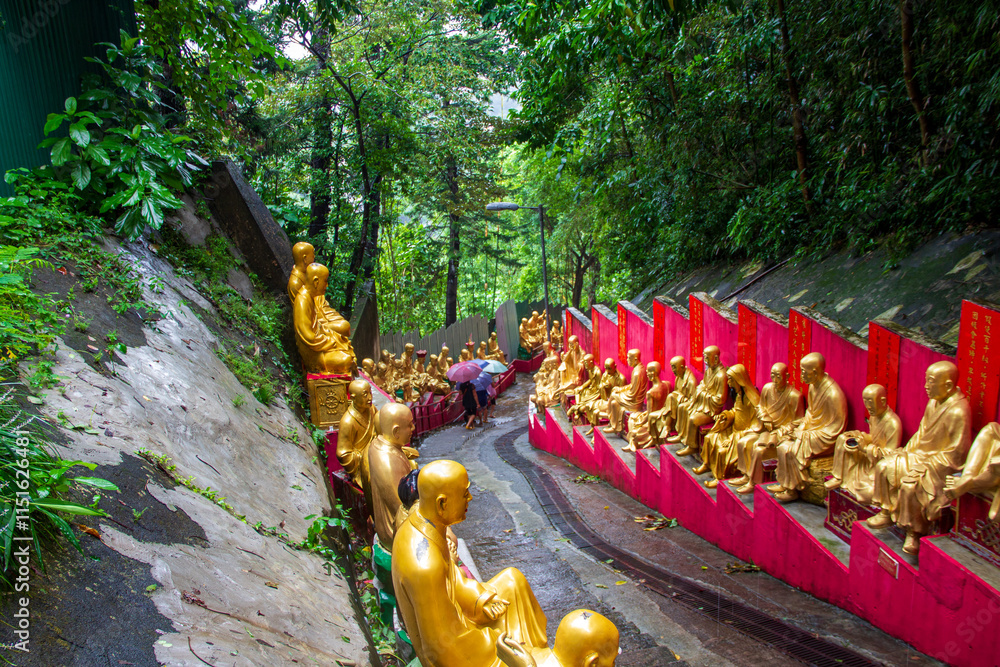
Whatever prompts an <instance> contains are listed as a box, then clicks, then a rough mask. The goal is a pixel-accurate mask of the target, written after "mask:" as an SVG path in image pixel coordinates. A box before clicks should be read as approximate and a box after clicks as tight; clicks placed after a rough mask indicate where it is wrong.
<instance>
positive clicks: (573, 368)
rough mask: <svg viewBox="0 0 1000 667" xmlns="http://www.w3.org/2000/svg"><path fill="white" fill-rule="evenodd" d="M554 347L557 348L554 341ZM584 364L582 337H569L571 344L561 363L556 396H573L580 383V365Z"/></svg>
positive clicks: (552, 344)
mask: <svg viewBox="0 0 1000 667" xmlns="http://www.w3.org/2000/svg"><path fill="white" fill-rule="evenodd" d="M550 345H551V346H552V349H557V345H556V344H555V343H554V342H553V343H551V344H550ZM582 364H583V349H582V348H581V347H580V339H579V338H577V337H576V336H570V337H569V346H568V347H567V349H566V351H565V352H564V353H563V356H562V363H561V364H559V388H558V389H557V390H556V398H560V397H562V396H564V395H568V396H572V395H573V393H574V392H575V390H576V388H577V386H578V385H579V384H580V367H581V365H582Z"/></svg>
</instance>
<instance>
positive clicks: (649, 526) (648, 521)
mask: <svg viewBox="0 0 1000 667" xmlns="http://www.w3.org/2000/svg"><path fill="white" fill-rule="evenodd" d="M632 520H633V521H635V522H636V523H642V524H645V525H644V526H643V527H642V529H643V530H660V529H661V528H676V527H677V519H668V518H667V517H665V516H659V515H656V514H647V515H645V516H637V517H635V518H633V519H632Z"/></svg>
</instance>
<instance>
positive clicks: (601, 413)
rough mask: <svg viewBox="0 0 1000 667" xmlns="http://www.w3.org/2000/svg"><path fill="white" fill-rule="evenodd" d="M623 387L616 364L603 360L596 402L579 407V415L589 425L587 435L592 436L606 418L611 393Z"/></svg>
mask: <svg viewBox="0 0 1000 667" xmlns="http://www.w3.org/2000/svg"><path fill="white" fill-rule="evenodd" d="M624 385H625V377H624V376H623V375H622V374H621V373H620V372H619V371H618V364H616V363H615V360H614V359H613V358H612V357H608V358H607V359H605V360H604V373H603V374H602V375H601V384H600V396H599V397H598V399H597V400H596V401H591V402H588V403H586V404H583V405H581V406H580V410H579V414H580V415H581V416H582V417H584V419H586V421H587V423H589V424H590V430H589V431H588V432H587V435H588V436H589V435H592V434H593V432H594V428H596V427H597V424H598V423H600V421H601V420H602V419H607V418H608V413H607V409H608V401H609V400H610V399H611V392H613V391H614V390H615V389H616V388H617V387H622V386H624Z"/></svg>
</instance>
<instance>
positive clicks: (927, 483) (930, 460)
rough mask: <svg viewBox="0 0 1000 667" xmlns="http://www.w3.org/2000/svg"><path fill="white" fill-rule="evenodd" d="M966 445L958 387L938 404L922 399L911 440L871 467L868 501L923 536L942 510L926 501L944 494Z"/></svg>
mask: <svg viewBox="0 0 1000 667" xmlns="http://www.w3.org/2000/svg"><path fill="white" fill-rule="evenodd" d="M971 443H972V410H971V408H970V407H969V401H968V400H967V399H966V398H965V395H964V394H963V393H962V390H961V389H955V391H954V393H952V395H951V396H949V397H948V398H946V399H944V400H943V401H941V402H938V401H936V400H933V399H932V400H929V401H927V408H926V409H925V410H924V416H923V419H921V420H920V427H919V428H918V429H917V432H916V433H914V434H913V437H912V438H910V441H909V442H907V443H906V446H905V447H904V448H903V449H897V450H895V451H892V452H889V453H888V454H887V455H886V456H885V458H883V459H882V460H881V461H879V462H878V465H876V466H875V488H874V492H873V493H872V502H873V503H874V504H876V505H878V506H879V507H881V508H882V509H883V510H886V511H888V512H889V513H890V515H891V516H892V518H893V520H894V521H895V522H896V523H897V524H898V525H899V526H901V527H903V528H906V529H907V531H913V532H916V533H921V534H926V533H927V531H928V530H929V528H930V523H931V522H932V521H934V520H935V519H937V518H938V517H939V516H940V513H941V510H940V506H936V507H934V508H933V509H932V508H931V507H930V505H931V501H932V500H934V499H935V498H936V497H937V496H939V495H940V494H942V493H943V491H944V488H945V477H947V476H948V475H950V474H952V473H954V472H957V471H959V470H961V469H962V466H963V464H964V463H965V457H966V455H967V454H968V452H969V446H970V445H971ZM925 508H927V510H928V511H927V512H925Z"/></svg>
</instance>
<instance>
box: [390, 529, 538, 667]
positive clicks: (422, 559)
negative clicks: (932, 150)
mask: <svg viewBox="0 0 1000 667" xmlns="http://www.w3.org/2000/svg"><path fill="white" fill-rule="evenodd" d="M407 556H409V558H407V560H408V562H412V563H413V565H414V567H412V568H409V567H408V568H399V567H397V565H396V560H397V559H398V558H406V557H407ZM392 582H393V587H394V588H395V592H396V602H397V603H398V605H399V613H400V616H402V619H403V623H404V625H405V626H406V631H407V633H408V634H409V636H410V640H411V641H412V642H413V648H414V650H415V651H416V653H417V657H419V658H420V662H421V664H422V665H423V666H424V667H502V665H503V663H502V662H501V661H500V659H499V658H498V657H497V649H496V641H497V638H498V637H499V636H500V634H501V633H503V632H506V633H507V635H508V636H509V637H511V638H512V639H513V640H514V641H516V642H519V643H521V644H524V645H526V646H527V647H529V649H530V648H538V647H541V648H544V647H545V646H546V644H547V637H546V629H545V626H546V619H545V614H544V613H543V612H542V608H541V607H540V606H539V604H538V600H536V599H535V594H534V593H533V592H532V590H531V586H529V585H528V582H527V580H526V579H525V578H524V575H523V574H521V573H520V572H519V571H518V570H516V569H514V568H508V569H506V570H504V571H502V572H501V573H500V574H498V575H497V576H495V577H493V578H492V579H490V580H489V581H487V582H479V581H476V580H475V579H468V578H466V576H465V575H464V574H463V573H462V570H461V569H459V568H458V567H457V566H456V565H455V562H454V561H453V560H452V554H451V551H450V550H449V548H448V544H447V542H446V541H445V540H444V539H443V538H442V537H441V535H440V534H439V533H438V532H437V531H435V530H434V527H433V526H432V525H431V524H430V522H428V521H427V519H425V518H424V517H423V516H421V514H420V512H418V511H414V512H411V513H410V516H409V517H408V518H407V520H406V521H405V522H404V523H403V525H402V526H401V527H400V529H399V532H398V533H397V534H396V538H395V545H394V547H393V568H392ZM497 598H499V599H502V600H506V601H507V602H509V603H510V604H509V605H508V606H507V610H506V613H504V614H503V616H501V617H500V618H498V619H497V620H495V621H490V620H488V619H487V618H486V616H485V615H484V613H483V610H484V608H485V607H486V606H487V605H489V604H490V603H492V602H493V601H494V600H495V599H497Z"/></svg>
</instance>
